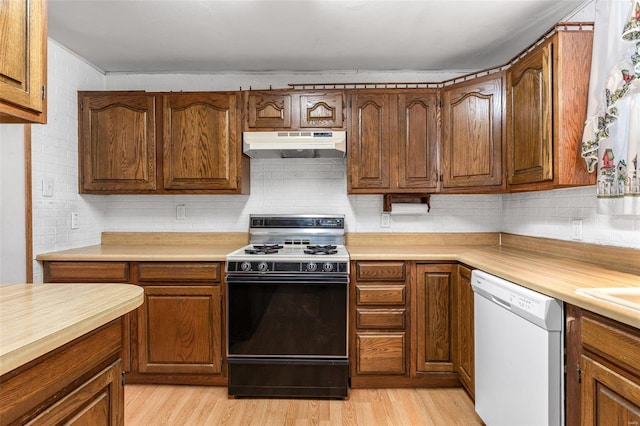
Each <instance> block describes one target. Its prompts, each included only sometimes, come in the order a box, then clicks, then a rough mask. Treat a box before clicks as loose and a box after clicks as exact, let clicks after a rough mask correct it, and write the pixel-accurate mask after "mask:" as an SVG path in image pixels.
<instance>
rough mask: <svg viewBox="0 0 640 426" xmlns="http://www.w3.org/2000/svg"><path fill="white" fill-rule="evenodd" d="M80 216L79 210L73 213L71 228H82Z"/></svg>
mask: <svg viewBox="0 0 640 426" xmlns="http://www.w3.org/2000/svg"><path fill="white" fill-rule="evenodd" d="M78 217H79V214H78V212H72V213H71V229H78V228H80V225H78Z"/></svg>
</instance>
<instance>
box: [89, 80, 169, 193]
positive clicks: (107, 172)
mask: <svg viewBox="0 0 640 426" xmlns="http://www.w3.org/2000/svg"><path fill="white" fill-rule="evenodd" d="M78 115H79V117H78V123H79V135H78V137H79V139H78V140H79V144H78V157H79V158H78V160H79V168H80V192H81V193H100V192H106V193H118V192H123V193H126V192H148V191H154V190H155V189H156V169H157V167H156V127H155V125H156V114H155V96H153V95H148V94H146V93H143V92H132V93H120V94H115V93H109V92H105V93H100V94H97V93H94V94H90V93H82V92H81V93H80V94H79V99H78Z"/></svg>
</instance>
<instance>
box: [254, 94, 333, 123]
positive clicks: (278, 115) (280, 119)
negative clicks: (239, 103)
mask: <svg viewBox="0 0 640 426" xmlns="http://www.w3.org/2000/svg"><path fill="white" fill-rule="evenodd" d="M344 103H345V102H344V92H343V91H340V90H333V91H331V90H328V91H327V90H316V91H300V90H269V91H249V92H246V102H245V105H246V120H245V126H244V129H245V130H246V131H250V130H293V131H295V130H305V129H309V130H310V129H325V128H326V129H344V124H345V120H344V112H345V110H344Z"/></svg>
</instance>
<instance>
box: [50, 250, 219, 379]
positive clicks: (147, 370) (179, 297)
mask: <svg viewBox="0 0 640 426" xmlns="http://www.w3.org/2000/svg"><path fill="white" fill-rule="evenodd" d="M223 270H224V263H223V262H82V261H78V262H71V261H45V262H44V282H45V283H48V282H58V283H63V282H69V283H73V282H86V283H89V282H101V283H109V282H128V283H131V284H136V285H140V286H142V288H143V289H144V293H145V301H144V303H143V304H142V306H140V307H139V308H138V309H137V310H136V311H134V312H131V313H130V314H127V315H125V316H123V317H122V321H121V327H122V330H121V333H120V335H121V336H122V342H121V345H120V347H121V349H120V357H121V358H122V361H123V362H122V369H123V370H124V371H126V372H127V382H128V383H169V384H208V385H225V384H226V380H227V379H226V369H225V368H224V364H223V359H224V352H225V349H224V348H225V346H224V343H223V342H224V331H223V330H224V320H223V314H224V310H223V306H222V305H223V303H222V301H223V300H224V298H223V291H224V290H223V286H222V271H223ZM105 285H108V284H105Z"/></svg>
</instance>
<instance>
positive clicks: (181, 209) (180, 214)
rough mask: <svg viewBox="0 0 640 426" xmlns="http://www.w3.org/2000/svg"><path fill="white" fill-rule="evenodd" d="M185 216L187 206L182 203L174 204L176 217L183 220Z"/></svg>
mask: <svg viewBox="0 0 640 426" xmlns="http://www.w3.org/2000/svg"><path fill="white" fill-rule="evenodd" d="M186 217H187V206H186V205H184V204H178V205H177V206H176V219H177V220H185V218H186Z"/></svg>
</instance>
